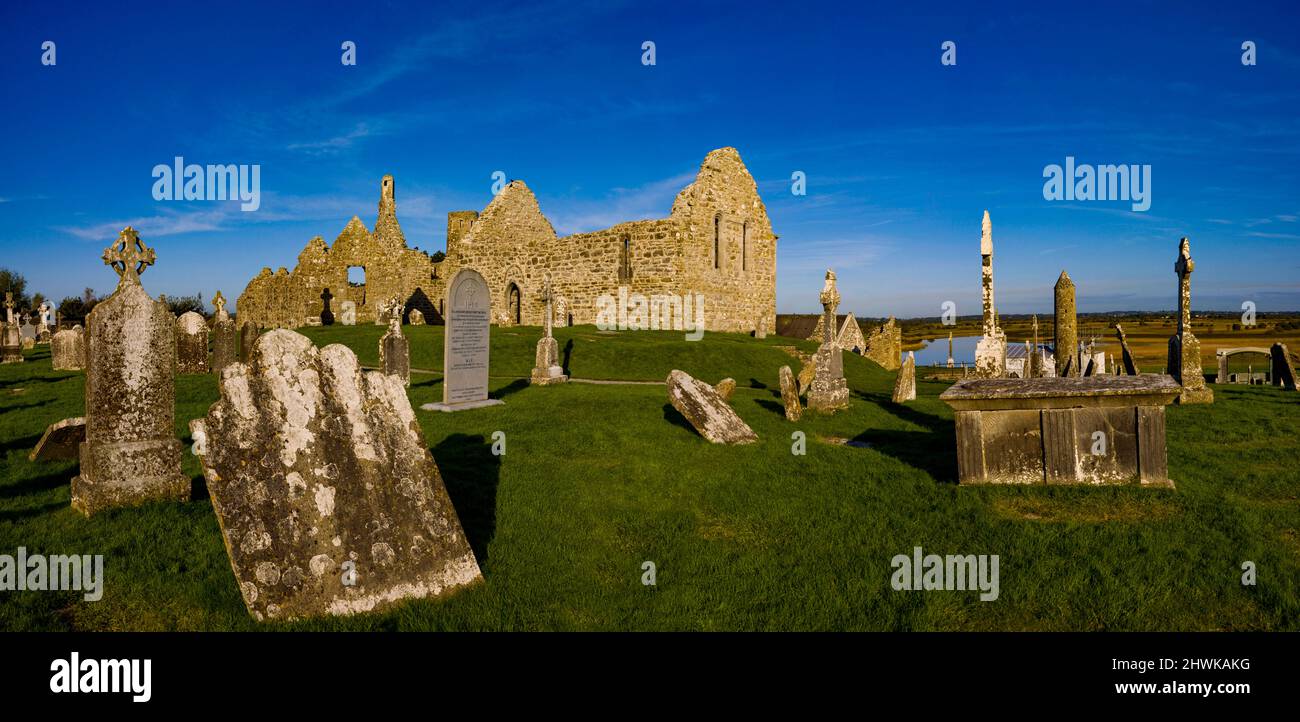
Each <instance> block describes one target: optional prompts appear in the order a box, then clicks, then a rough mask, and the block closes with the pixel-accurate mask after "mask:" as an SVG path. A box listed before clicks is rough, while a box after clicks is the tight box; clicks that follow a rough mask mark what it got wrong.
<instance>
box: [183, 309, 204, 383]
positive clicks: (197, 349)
mask: <svg viewBox="0 0 1300 722" xmlns="http://www.w3.org/2000/svg"><path fill="white" fill-rule="evenodd" d="M207 372H208V323H207V321H205V320H204V319H203V316H202V315H201V314H199V313H197V312H195V311H186V312H185V313H182V314H181V315H180V318H178V319H176V373H181V374H206V373H207Z"/></svg>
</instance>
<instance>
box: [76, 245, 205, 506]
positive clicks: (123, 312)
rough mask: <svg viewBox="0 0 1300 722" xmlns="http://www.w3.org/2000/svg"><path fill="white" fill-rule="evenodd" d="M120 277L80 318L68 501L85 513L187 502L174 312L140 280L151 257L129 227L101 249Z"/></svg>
mask: <svg viewBox="0 0 1300 722" xmlns="http://www.w3.org/2000/svg"><path fill="white" fill-rule="evenodd" d="M103 258H104V263H106V264H108V265H109V266H111V267H112V268H113V270H115V271H117V273H118V275H119V276H120V277H121V278H120V280H119V281H118V284H117V290H116V291H114V292H113V295H112V296H110V297H109V298H108V299H107V300H105V301H102V302H100V303H99V304H97V305H96V306H95V308H94V309H93V310H92V311H91V312H90V315H89V316H88V317H87V318H86V356H87V359H86V360H87V365H86V440H85V441H83V442H82V443H81V449H80V451H81V474H80V475H78V476H76V477H75V478H73V480H72V507H73V508H74V509H76V510H78V511H80V512H81V513H82V514H85V515H86V516H90V515H91V514H94V513H96V512H98V511H101V510H104V509H110V508H114V507H122V506H135V505H137V504H143V503H145V502H150V501H164V500H172V501H186V500H188V499H189V498H190V478H189V477H188V476H185V475H184V474H182V473H181V442H180V439H178V438H177V437H176V429H175V427H174V424H173V418H174V417H175V413H176V387H175V385H174V380H175V375H176V319H175V317H174V316H172V313H171V311H169V310H168V308H167V304H165V303H163V302H161V301H155V300H154V299H152V298H150V297H149V294H148V293H146V292H145V290H144V287H143V286H141V285H140V273H141V272H142V271H143V270H144V269H145V268H146V267H147V266H150V265H153V263H154V260H155V258H156V256H155V254H154V251H153V249H151V248H148V247H146V246H145V245H144V243H143V242H141V240H140V237H139V236H138V235H137V234H136V232H135V229H133V228H130V227H128V228H126V229H125V230H123V231H122V233H121V235H119V236H118V239H117V242H116V243H114V244H113V245H111V246H109V247H108V248H107V249H105V250H104V256H103Z"/></svg>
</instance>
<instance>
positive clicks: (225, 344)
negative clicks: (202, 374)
mask: <svg viewBox="0 0 1300 722" xmlns="http://www.w3.org/2000/svg"><path fill="white" fill-rule="evenodd" d="M212 307H213V308H215V309H216V310H217V311H216V313H215V314H214V315H213V317H212V371H213V372H214V373H216V374H217V375H218V376H220V375H221V369H224V368H225V367H227V366H229V365H230V364H232V363H234V362H235V361H236V360H237V359H236V358H235V356H236V355H237V354H236V351H235V322H234V321H233V320H232V319H231V318H230V314H229V313H227V312H226V297H225V296H222V295H221V291H217V295H215V296H213V297H212Z"/></svg>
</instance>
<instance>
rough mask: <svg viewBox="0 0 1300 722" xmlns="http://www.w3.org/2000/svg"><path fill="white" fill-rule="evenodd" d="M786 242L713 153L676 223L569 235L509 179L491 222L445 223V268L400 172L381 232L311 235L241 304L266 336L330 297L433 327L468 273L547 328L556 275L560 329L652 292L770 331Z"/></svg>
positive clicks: (496, 317)
mask: <svg viewBox="0 0 1300 722" xmlns="http://www.w3.org/2000/svg"><path fill="white" fill-rule="evenodd" d="M715 236H716V239H715ZM776 240H777V237H776V235H775V234H774V233H773V232H772V226H771V222H770V221H769V219H768V216H767V209H766V206H764V204H763V201H762V199H761V198H760V197H759V195H758V187H757V185H756V184H755V182H754V179H753V177H752V176H750V174H749V171H748V170H747V169H746V168H745V165H744V163H743V161H741V159H740V154H739V153H738V152H737V151H736V149H734V148H721V149H718V150H715V151H713V152H711V153H709V154H708V156H707V157H705V159H704V162H703V163H702V164H701V166H700V170H699V173H698V174H697V176H696V178H695V181H694V182H692V183H691V184H690V185H688V186H687V187H686V188H684V189H683V190H682V191H681V192H680V193H679V194H678V195H677V198H676V200H675V201H674V203H673V207H672V210H671V213H670V214H669V217H668V218H663V219H656V220H643V221H630V222H627V223H620V224H618V225H616V226H613V227H611V228H606V229H604V230H599V231H594V232H590V233H579V234H575V235H571V236H565V237H562V238H561V237H557V236H556V233H555V229H554V227H553V226H552V225H551V223H550V221H549V220H547V219H546V216H545V215H543V213H542V210H541V208H540V206H539V205H538V203H537V198H536V196H534V195H533V192H532V191H531V190H530V189H529V188H528V186H527V185H526V184H525V183H524V182H523V181H519V180H516V181H511V182H510V183H508V184H507V185H506V186H505V187H504V188H502V190H501V191H500V192H499V193H498V194H497V195H496V197H494V198H493V199H492V201H491V202H490V203H488V205H487V207H486V208H484V209H483V212H482V213H476V212H474V211H454V212H452V213H449V214H448V215H447V250H446V258H445V259H444V260H443V261H442V262H440V263H434V262H433V261H432V260H431V259H430V258H429V256H428V255H427V254H425V253H423V252H421V251H417V250H411V249H408V248H406V241H405V238H404V237H403V235H402V232H401V228H400V226H398V224H397V216H396V205H395V202H394V199H393V183H392V177H391V176H385V177H384V184H383V186H382V187H381V197H380V203H379V217H378V220H377V221H376V223H375V230H374V232H368V231H367V230H366V228H365V225H364V224H363V223H362V222H361V221H360V219H358V218H356V217H354V218H353V219H352V221H351V222H349V223H348V226H347V227H346V228H345V229H344V230H343V233H341V234H340V235H339V237H338V239H336V240H335V241H334V244H333V245H332V246H328V247H327V246H326V245H325V243H324V241H323V240H321V239H320V238H313V239H312V240H311V242H309V243H308V244H307V247H306V248H305V249H303V252H302V253H301V254H300V255H299V257H298V266H297V267H296V268H295V269H294V270H293V272H292V273H285V274H283V277H282V274H280V273H276V274H272V273H271V271H270V269H269V268H266V269H263V270H262V273H261V274H259V275H258V276H257V277H256V278H254V279H253V280H252V281H251V282H250V283H249V285H248V288H247V289H246V290H245V291H244V295H242V296H240V298H239V305H238V312H239V316H240V318H241V319H246V318H252V319H253V320H254V321H255V322H256V323H258V324H259V325H261V326H263V327H267V328H272V327H279V328H291V327H295V326H298V325H305V324H309V323H319V322H320V321H319V319H320V316H321V313H322V311H323V310H324V309H323V303H322V300H321V297H320V296H321V291H322V290H323V289H325V288H328V289H329V290H330V293H331V294H332V298H331V300H330V305H331V310H332V311H333V312H334V313H335V314H337V313H338V311H339V308H340V304H341V303H342V301H344V300H351V301H354V302H356V304H357V322H358V323H364V322H367V321H375V320H376V319H377V318H378V315H377V309H378V305H379V303H380V302H381V300H382V299H385V298H391V297H392V296H394V295H400V296H401V297H402V298H404V299H407V305H406V312H407V313H409V312H410V310H411V309H412V308H419V309H420V311H421V312H422V314H423V315H424V317H425V319H426V320H427V321H431V322H433V321H435V319H437V318H438V316H439V314H441V312H442V311H443V310H444V309H442V308H441V305H442V301H443V296H444V294H445V290H446V283H447V280H448V279H450V278H452V277H453V276H455V275H456V272H457V271H459V270H461V269H462V268H472V269H474V270H476V271H478V272H479V273H480V274H482V276H483V278H484V279H485V280H486V281H487V283H488V288H489V290H490V292H491V294H492V299H491V301H492V312H493V318H492V322H493V323H496V324H503V325H510V324H514V323H521V324H525V325H535V326H540V325H541V324H542V321H543V316H544V314H545V309H546V306H545V304H544V303H543V302H542V300H541V295H542V293H541V291H542V286H543V284H544V282H545V279H546V276H547V275H550V277H551V285H552V288H553V292H554V294H555V296H556V298H557V299H561V300H562V301H561V302H560V303H557V306H558V307H560V308H562V311H557V313H561V314H562V315H561V317H559V318H557V319H556V321H557V323H559V324H562V325H563V324H567V323H569V322H570V320H571V321H572V323H580V324H581V323H595V321H596V314H597V312H598V310H599V306H598V305H597V300H598V299H599V298H600V297H601V296H602V295H606V294H608V295H609V296H611V297H614V298H618V296H619V290H620V288H626V289H627V291H628V293H629V294H637V293H639V294H644V295H645V296H648V297H653V296H655V295H668V294H671V295H676V296H685V295H687V294H697V293H698V294H703V296H704V299H705V303H704V322H705V328H706V330H709V331H734V332H750V331H755V330H761V331H762V332H763V333H774V332H775V330H776V328H775V325H776ZM715 249H716V253H715ZM349 266H363V267H364V268H365V270H366V283H365V286H364V287H357V286H351V285H349V284H348V282H347V278H348V277H347V269H348V267H349ZM282 270H283V269H282ZM512 298H517V299H518V303H517V305H516V304H515V303H512ZM760 327H761V328H760Z"/></svg>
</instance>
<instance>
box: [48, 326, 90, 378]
mask: <svg viewBox="0 0 1300 722" xmlns="http://www.w3.org/2000/svg"><path fill="white" fill-rule="evenodd" d="M50 362H51V364H52V365H53V366H54V370H55V371H80V370H81V369H84V368H86V334H85V331H83V330H82V328H81V325H80V324H78V325H76V326H73V327H72V328H70V329H65V330H63V331H59V332H58V333H56V334H54V337H53V338H52V339H50Z"/></svg>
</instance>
